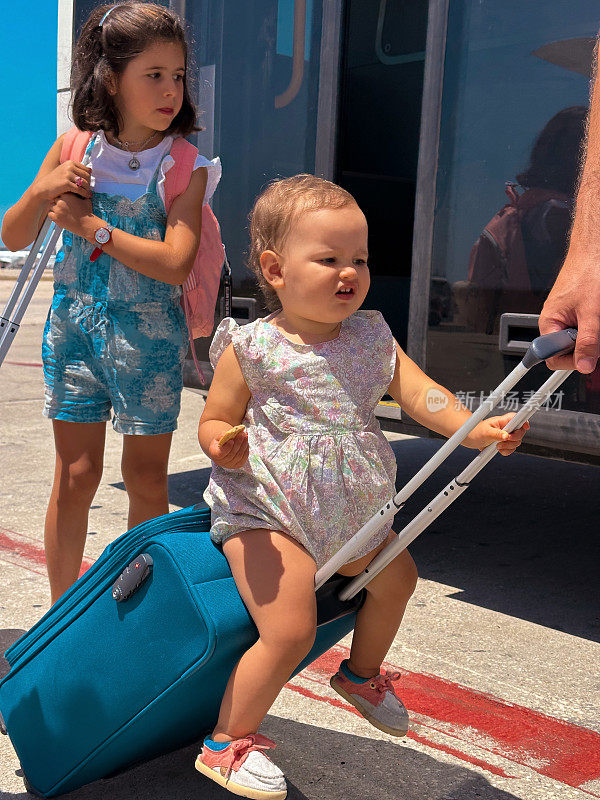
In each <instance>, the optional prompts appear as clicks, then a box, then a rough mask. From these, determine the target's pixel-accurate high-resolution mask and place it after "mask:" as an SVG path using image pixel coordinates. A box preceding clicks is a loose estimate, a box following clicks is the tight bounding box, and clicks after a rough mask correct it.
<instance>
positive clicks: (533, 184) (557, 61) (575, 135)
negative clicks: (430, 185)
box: [427, 0, 600, 411]
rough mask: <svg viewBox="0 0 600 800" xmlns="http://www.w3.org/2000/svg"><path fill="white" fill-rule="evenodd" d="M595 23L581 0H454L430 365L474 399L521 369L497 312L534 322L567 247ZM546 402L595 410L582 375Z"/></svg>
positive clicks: (444, 99) (445, 95)
mask: <svg viewBox="0 0 600 800" xmlns="http://www.w3.org/2000/svg"><path fill="white" fill-rule="evenodd" d="M597 26H598V11H597V7H596V5H595V4H594V3H590V2H589V0H573V2H570V3H568V4H567V3H565V2H563V1H562V0H549V1H548V2H547V3H545V4H544V14H543V15H540V14H539V9H538V8H537V7H535V4H529V3H521V2H518V1H517V0H508V1H507V0H503V1H502V2H499V1H498V0H461V1H460V2H456V3H454V2H453V3H450V4H449V18H448V33H447V45H446V59H445V70H444V82H443V96H442V118H441V131H440V148H439V162H438V175H437V202H436V212H435V220H434V223H435V227H434V247H433V257H432V268H431V279H432V280H431V291H430V303H429V330H428V347H427V368H428V371H429V372H430V374H432V375H433V376H434V377H435V378H436V379H437V380H440V381H441V382H442V383H444V384H446V385H449V386H452V387H454V389H455V390H457V391H461V392H463V393H470V395H469V397H470V399H471V400H472V401H473V402H475V403H476V402H477V400H478V399H479V397H480V394H481V392H486V391H489V390H490V389H491V388H493V387H494V386H496V385H497V384H498V383H499V382H500V380H501V379H502V378H503V377H504V375H505V374H506V373H507V372H508V371H509V370H510V369H512V367H513V366H514V365H515V364H516V363H517V361H518V357H512V356H510V355H507V354H506V353H504V354H503V353H502V352H500V350H499V344H498V333H499V327H500V317H501V315H502V314H507V313H513V314H534V315H535V314H539V312H540V311H541V307H542V305H543V302H544V299H545V297H546V296H547V294H548V292H549V290H550V288H551V286H552V284H553V282H554V279H555V277H556V274H557V272H558V270H559V268H560V266H561V264H562V261H563V259H564V255H565V253H566V247H567V242H568V233H569V227H570V221H571V214H572V209H573V199H574V193H575V186H576V181H577V172H578V158H579V152H580V146H581V141H582V137H583V135H584V128H585V117H586V112H587V106H588V102H589V75H590V68H591V50H592V48H591V44H590V43H592V44H593V40H594V36H595V34H596V30H597ZM534 324H535V319H534ZM533 335H535V333H533ZM533 335H532V337H531V338H533ZM531 380H532V382H533V384H535V381H536V378H535V376H532V377H531ZM538 382H539V381H538ZM528 389H529V387H528V386H527V387H526V390H528ZM520 399H521V400H522V399H523V398H520ZM554 402H555V403H556V404H557V405H556V406H555V407H556V408H559V407H560V408H569V409H572V410H586V411H592V410H596V411H598V410H600V409H598V408H594V404H595V403H597V398H596V399H594V392H593V390H592V384H591V381H589V380H588V381H586V379H585V378H583V377H582V376H572V377H571V378H570V379H569V381H568V382H567V384H565V385H564V391H563V393H562V395H561V397H560V398H555V400H554Z"/></svg>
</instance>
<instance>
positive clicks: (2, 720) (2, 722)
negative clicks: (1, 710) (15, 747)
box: [0, 714, 8, 736]
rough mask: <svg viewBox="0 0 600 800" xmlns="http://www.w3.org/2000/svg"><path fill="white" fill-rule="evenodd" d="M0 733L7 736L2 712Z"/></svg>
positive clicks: (0, 715)
mask: <svg viewBox="0 0 600 800" xmlns="http://www.w3.org/2000/svg"><path fill="white" fill-rule="evenodd" d="M0 733H2V734H3V735H4V736H8V731H7V730H6V724H5V722H4V717H3V716H2V714H0Z"/></svg>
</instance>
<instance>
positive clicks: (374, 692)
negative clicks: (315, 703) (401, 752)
mask: <svg viewBox="0 0 600 800" xmlns="http://www.w3.org/2000/svg"><path fill="white" fill-rule="evenodd" d="M353 678H357V682H355V681H354V680H352V679H353ZM399 678H400V673H399V672H389V671H387V672H384V673H383V674H379V675H375V676H374V677H373V678H367V680H364V681H361V680H359V679H358V677H357V676H356V675H354V674H353V673H352V672H350V669H349V667H348V661H347V660H345V661H342V663H341V664H340V669H339V671H338V672H337V673H336V674H335V675H334V676H333V677H332V678H331V680H330V681H329V684H330V686H331V688H332V689H335V691H336V692H337V693H338V694H340V695H341V696H342V697H343V698H344V699H345V700H347V701H348V702H349V703H352V705H353V706H354V707H355V708H356V709H357V710H358V711H360V713H361V714H362V716H363V717H364V718H365V719H366V720H368V721H369V722H370V723H371V725H374V726H375V727H376V728H379V730H380V731H384V733H389V734H391V735H392V736H406V734H407V733H408V722H409V719H408V711H407V710H406V708H405V707H404V703H403V702H402V700H400V698H399V697H398V695H397V694H396V692H395V690H394V687H393V685H392V681H397V680H398V679H399Z"/></svg>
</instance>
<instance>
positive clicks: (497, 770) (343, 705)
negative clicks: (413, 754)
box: [286, 683, 514, 778]
mask: <svg viewBox="0 0 600 800" xmlns="http://www.w3.org/2000/svg"><path fill="white" fill-rule="evenodd" d="M286 689H291V690H292V691H294V692H298V694H301V695H303V696H304V697H308V698H310V699H311V700H321V701H322V702H325V703H329V705H332V706H336V707H337V708H343V709H344V710H345V711H350V713H352V714H356V716H357V717H360V716H361V715H360V714H359V713H358V711H357V710H356V709H355V708H354V706H351V705H350V704H349V703H344V701H343V700H335V699H332V698H331V697H323V696H322V695H318V694H315V693H314V692H311V691H310V689H305V688H304V687H303V686H296V685H295V684H293V683H288V684H286ZM406 735H407V738H409V739H414V740H415V741H417V742H420V743H421V744H426V745H427V746H428V747H432V748H434V749H435V750H441V751H442V752H444V753H447V754H449V755H452V756H456V757H458V758H460V759H461V761H468V762H469V763H470V764H473V765H474V766H477V767H482V768H483V769H485V770H487V771H488V772H492V773H493V774H494V775H500V776H501V777H503V778H512V777H514V776H513V775H508V774H507V773H506V772H504V770H503V769H500V768H499V767H495V766H494V765H493V764H488V763H487V761H482V760H481V759H479V758H473V757H472V756H468V755H466V754H465V753H463V752H462V751H461V750H456V749H455V748H453V747H447V746H446V745H443V744H439V743H438V742H432V741H431V740H430V739H427V738H425V737H424V736H419V734H418V733H415V732H414V731H409V732H408V733H407V734H406Z"/></svg>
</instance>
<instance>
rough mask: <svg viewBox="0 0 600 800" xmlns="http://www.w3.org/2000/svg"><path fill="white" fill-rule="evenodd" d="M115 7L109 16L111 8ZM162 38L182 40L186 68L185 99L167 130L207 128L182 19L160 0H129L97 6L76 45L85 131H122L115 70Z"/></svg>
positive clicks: (76, 84)
mask: <svg viewBox="0 0 600 800" xmlns="http://www.w3.org/2000/svg"><path fill="white" fill-rule="evenodd" d="M109 9H112V10H111V12H110V14H109V15H108V16H107V17H106V19H105V20H104V22H103V24H102V27H100V21H101V20H102V18H103V17H104V15H105V14H106V12H107V11H109ZM156 42H176V43H177V44H180V45H181V48H182V50H183V55H184V62H185V63H184V66H185V68H186V74H185V75H184V77H183V104H182V106H181V110H180V111H179V113H178V114H177V116H176V117H175V118H174V119H173V121H172V122H171V124H170V126H169V127H168V128H167V130H166V131H165V133H166V134H173V135H179V136H187V135H188V134H190V133H193V132H194V131H197V130H201V129H200V128H198V127H197V126H196V117H197V112H196V108H195V107H194V104H193V102H192V100H191V97H190V94H189V91H188V85H187V62H188V48H187V42H186V39H185V30H184V27H183V23H182V22H181V19H180V18H179V17H178V16H177V14H174V13H173V12H172V11H169V9H167V8H164V7H163V6H159V5H157V4H155V3H142V2H129V3H128V2H125V3H118V4H117V5H102V6H98V8H95V9H94V10H93V11H92V13H91V14H90V16H89V17H88V20H87V22H86V23H85V25H84V26H83V29H82V31H81V35H80V37H79V39H78V41H77V45H76V47H75V53H74V56H73V66H72V70H71V96H72V102H73V122H74V123H75V125H76V126H77V127H78V128H79V129H80V130H82V131H97V130H100V129H101V130H104V131H108V132H109V133H112V134H113V136H118V135H119V123H120V122H121V120H120V119H119V112H118V110H117V107H116V105H115V103H114V100H113V98H112V96H111V95H110V94H109V92H108V85H109V80H110V78H111V76H112V75H115V76H117V77H118V76H119V75H121V74H122V73H123V71H124V70H125V67H126V66H127V64H128V63H129V62H130V61H131V60H132V59H133V58H135V57H136V56H139V55H140V53H143V51H144V50H146V49H147V48H148V47H149V46H151V45H152V44H155V43H156Z"/></svg>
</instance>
